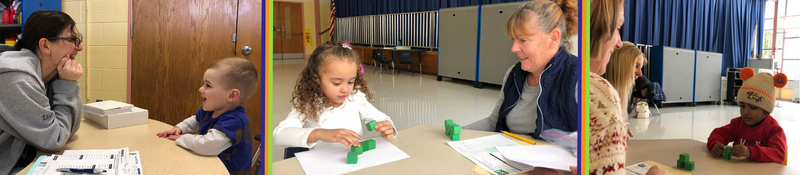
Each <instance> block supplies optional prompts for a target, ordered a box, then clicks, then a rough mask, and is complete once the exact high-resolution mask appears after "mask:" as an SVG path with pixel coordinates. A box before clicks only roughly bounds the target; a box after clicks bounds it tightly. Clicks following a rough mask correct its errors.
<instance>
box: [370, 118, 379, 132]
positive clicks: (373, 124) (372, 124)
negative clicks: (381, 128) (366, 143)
mask: <svg viewBox="0 0 800 175" xmlns="http://www.w3.org/2000/svg"><path fill="white" fill-rule="evenodd" d="M377 125H378V122H376V121H375V120H373V121H369V123H367V130H368V131H374V130H375V126H377Z"/></svg>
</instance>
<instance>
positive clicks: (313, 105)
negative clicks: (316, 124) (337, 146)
mask: <svg viewBox="0 0 800 175" xmlns="http://www.w3.org/2000/svg"><path fill="white" fill-rule="evenodd" d="M342 44H343V42H336V43H325V44H322V45H320V46H319V47H317V49H314V52H313V53H311V56H310V57H309V58H308V62H307V63H306V67H305V68H304V69H303V71H302V72H300V77H298V78H297V83H296V85H295V86H294V92H292V100H291V101H290V102H291V103H292V107H294V109H295V110H297V111H298V112H300V116H301V120H302V121H306V120H307V119H313V120H316V121H319V114H320V112H321V111H322V110H323V109H324V108H326V107H328V106H329V105H328V104H330V103H329V100H328V98H326V97H325V93H324V92H323V91H322V86H321V85H320V84H319V80H320V72H322V69H323V68H325V65H327V64H328V63H330V62H331V61H333V60H334V59H339V60H347V61H352V62H355V63H356V64H360V63H361V58H360V57H359V56H358V54H356V53H355V52H353V49H350V48H345V47H342ZM353 71H358V69H356V70H353ZM357 92H362V93H364V94H365V95H366V96H367V101H370V102H371V101H372V99H373V98H374V97H373V95H372V93H371V92H370V91H369V88H367V81H366V79H365V78H364V74H362V73H360V72H359V73H356V80H355V82H354V85H353V92H351V94H355V93H357Z"/></svg>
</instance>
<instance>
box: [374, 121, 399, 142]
mask: <svg viewBox="0 0 800 175" xmlns="http://www.w3.org/2000/svg"><path fill="white" fill-rule="evenodd" d="M375 131H376V132H380V133H381V134H383V137H386V138H392V137H394V125H392V122H390V121H389V120H384V121H380V122H378V124H377V125H375Z"/></svg>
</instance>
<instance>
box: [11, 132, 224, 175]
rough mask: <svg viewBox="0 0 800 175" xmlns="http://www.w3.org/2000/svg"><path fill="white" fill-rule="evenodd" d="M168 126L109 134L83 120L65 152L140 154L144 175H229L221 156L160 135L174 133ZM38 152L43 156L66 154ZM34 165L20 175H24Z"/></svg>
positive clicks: (68, 142) (60, 152)
mask: <svg viewBox="0 0 800 175" xmlns="http://www.w3.org/2000/svg"><path fill="white" fill-rule="evenodd" d="M172 127H173V126H171V125H168V124H166V123H163V122H160V121H156V120H152V119H151V120H150V121H148V124H145V125H137V126H129V127H124V128H116V129H111V130H106V129H105V128H103V127H102V126H100V125H97V124H95V123H94V122H92V121H89V120H82V121H81V127H80V129H78V132H77V133H75V135H73V136H72V138H70V139H69V141H67V145H66V146H65V147H64V150H81V149H117V148H124V147H128V150H130V151H139V156H140V157H141V159H142V169H143V170H144V174H228V170H227V169H226V168H225V165H224V164H222V161H221V160H219V158H217V156H201V155H198V154H195V153H192V151H190V150H187V149H184V148H182V147H180V146H178V145H176V144H175V142H174V141H171V140H169V139H166V138H158V136H156V133H159V132H161V131H165V130H168V129H171V128H172ZM62 153H64V151H63V150H62V151H59V152H57V153H46V152H42V151H37V154H38V155H37V157H38V156H40V155H51V154H62ZM32 165H33V163H31V164H29V165H28V166H27V167H25V169H24V170H22V171H20V172H19V173H18V174H20V175H24V174H25V173H27V172H28V169H30V168H31V166H32Z"/></svg>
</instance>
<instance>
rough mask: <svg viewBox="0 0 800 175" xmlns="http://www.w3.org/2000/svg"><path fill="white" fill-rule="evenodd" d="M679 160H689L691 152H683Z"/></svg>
mask: <svg viewBox="0 0 800 175" xmlns="http://www.w3.org/2000/svg"><path fill="white" fill-rule="evenodd" d="M678 160H680V161H683V162H688V161H689V154H688V153H681V157H680V159H678Z"/></svg>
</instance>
